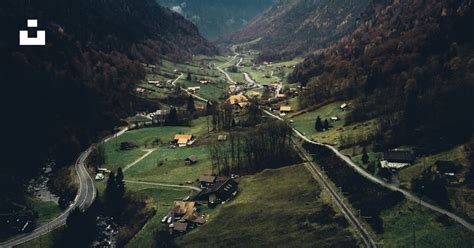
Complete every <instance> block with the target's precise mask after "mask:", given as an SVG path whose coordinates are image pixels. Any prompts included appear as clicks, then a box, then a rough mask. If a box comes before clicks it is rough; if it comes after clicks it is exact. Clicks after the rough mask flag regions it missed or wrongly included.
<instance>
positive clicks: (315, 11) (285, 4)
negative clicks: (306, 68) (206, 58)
mask: <svg viewBox="0 0 474 248" xmlns="http://www.w3.org/2000/svg"><path fill="white" fill-rule="evenodd" d="M370 2H371V1H370V0H358V1H354V0H350V1H344V0H336V1H334V0H285V1H283V0H280V1H278V2H277V3H276V4H275V5H274V6H272V7H271V8H269V9H267V10H266V11H265V12H264V13H263V14H262V15H260V16H258V17H257V18H256V19H255V20H253V21H252V22H251V23H249V24H248V25H247V26H245V27H244V28H242V29H241V30H239V31H237V32H235V33H233V34H231V35H228V36H227V37H225V38H224V39H223V40H222V41H223V42H234V43H235V42H243V41H251V40H255V39H258V38H261V40H259V41H258V42H257V43H256V44H255V47H257V48H259V49H260V50H262V55H261V57H260V59H261V60H279V59H289V58H291V57H294V56H296V55H303V54H306V53H309V52H311V51H314V50H316V49H319V48H322V47H325V46H327V45H330V44H331V42H334V41H336V40H337V39H338V38H340V37H342V36H343V35H345V34H347V33H348V32H349V31H352V30H353V29H354V27H355V26H356V24H357V23H358V19H359V17H360V15H361V14H362V13H363V12H364V11H365V10H366V8H367V6H369V4H370Z"/></svg>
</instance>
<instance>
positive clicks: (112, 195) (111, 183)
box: [104, 172, 117, 207]
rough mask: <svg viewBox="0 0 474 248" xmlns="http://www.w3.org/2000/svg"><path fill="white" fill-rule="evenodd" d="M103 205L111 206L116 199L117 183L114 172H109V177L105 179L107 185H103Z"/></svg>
mask: <svg viewBox="0 0 474 248" xmlns="http://www.w3.org/2000/svg"><path fill="white" fill-rule="evenodd" d="M104 198H105V205H106V206H108V207H113V206H114V204H115V203H116V199H117V184H116V183H115V173H114V172H111V173H110V174H109V179H108V180H107V186H106V187H105V192H104Z"/></svg>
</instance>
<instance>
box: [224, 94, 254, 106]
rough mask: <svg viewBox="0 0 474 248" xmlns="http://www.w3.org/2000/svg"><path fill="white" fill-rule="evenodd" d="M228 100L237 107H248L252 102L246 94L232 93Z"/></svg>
mask: <svg viewBox="0 0 474 248" xmlns="http://www.w3.org/2000/svg"><path fill="white" fill-rule="evenodd" d="M227 102H228V103H229V104H231V105H233V106H234V107H235V108H246V107H248V105H249V104H250V102H249V99H248V98H247V97H246V96H244V95H232V96H230V97H229V98H228V99H227Z"/></svg>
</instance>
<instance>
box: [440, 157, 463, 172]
mask: <svg viewBox="0 0 474 248" xmlns="http://www.w3.org/2000/svg"><path fill="white" fill-rule="evenodd" d="M435 165H436V171H437V172H438V173H439V174H441V175H449V176H452V175H455V174H456V173H458V172H460V171H461V169H462V166H461V165H459V164H456V163H455V162H453V161H444V160H438V161H436V162H435Z"/></svg>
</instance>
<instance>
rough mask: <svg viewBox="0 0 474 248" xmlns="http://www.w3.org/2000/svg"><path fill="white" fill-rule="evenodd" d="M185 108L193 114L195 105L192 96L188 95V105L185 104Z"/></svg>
mask: <svg viewBox="0 0 474 248" xmlns="http://www.w3.org/2000/svg"><path fill="white" fill-rule="evenodd" d="M187 110H188V112H189V113H190V114H193V113H194V112H196V106H194V98H193V96H189V98H188V106H187Z"/></svg>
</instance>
